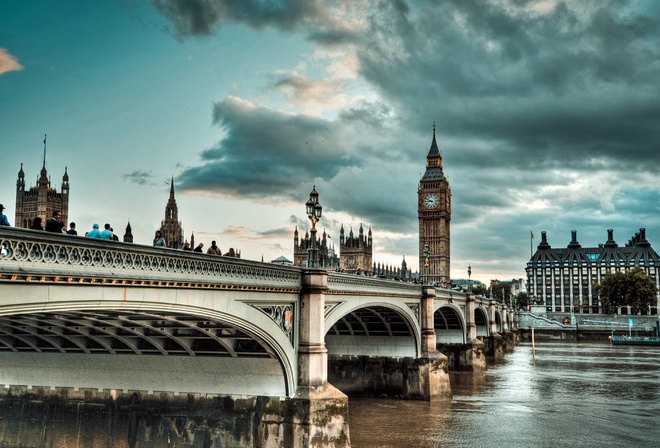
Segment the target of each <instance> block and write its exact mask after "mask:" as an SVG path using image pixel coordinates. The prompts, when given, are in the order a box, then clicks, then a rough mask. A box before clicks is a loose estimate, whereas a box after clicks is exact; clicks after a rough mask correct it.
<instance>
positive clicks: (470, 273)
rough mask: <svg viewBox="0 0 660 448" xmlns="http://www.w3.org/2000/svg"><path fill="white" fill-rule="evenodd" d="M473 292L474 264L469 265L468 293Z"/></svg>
mask: <svg viewBox="0 0 660 448" xmlns="http://www.w3.org/2000/svg"><path fill="white" fill-rule="evenodd" d="M470 293H472V266H470V265H468V294H470Z"/></svg>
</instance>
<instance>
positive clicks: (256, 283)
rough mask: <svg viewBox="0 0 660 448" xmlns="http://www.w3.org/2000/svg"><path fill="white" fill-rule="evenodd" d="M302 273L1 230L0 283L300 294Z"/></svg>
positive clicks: (104, 242)
mask: <svg viewBox="0 0 660 448" xmlns="http://www.w3.org/2000/svg"><path fill="white" fill-rule="evenodd" d="M301 273H302V270H301V269H300V268H295V267H288V266H279V265H273V264H270V263H260V262H256V261H249V260H241V259H237V258H229V257H220V256H217V255H207V254H200V253H196V252H189V251H182V250H176V249H167V248H156V247H151V246H144V245H139V244H131V243H123V242H118V241H107V240H99V239H94V238H85V237H80V236H71V235H65V234H62V235H60V234H56V233H46V232H40V231H35V230H28V229H19V228H10V227H0V281H27V282H31V281H32V282H36V281H40V282H68V283H71V282H77V283H95V282H98V283H104V284H106V283H110V284H117V283H119V284H123V285H145V284H153V283H154V282H156V284H158V285H165V286H191V285H197V286H200V285H201V286H202V287H204V286H206V287H218V286H221V287H227V288H234V287H238V288H240V289H265V290H271V289H272V290H285V291H298V290H299V289H300V285H301Z"/></svg>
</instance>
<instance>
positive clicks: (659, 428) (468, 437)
mask: <svg viewBox="0 0 660 448" xmlns="http://www.w3.org/2000/svg"><path fill="white" fill-rule="evenodd" d="M450 376H451V378H450V379H451V386H452V394H453V400H451V402H449V401H445V402H431V403H429V402H418V401H403V400H394V399H392V400H389V399H353V398H351V399H350V400H349V423H350V434H351V445H352V447H353V448H375V447H379V448H385V447H397V448H402V447H406V448H407V447H411V448H413V447H414V448H427V447H434V448H435V447H472V448H474V447H477V448H480V447H483V448H491V447H492V448H495V447H497V448H502V447H507V448H508V447H565V446H573V447H598V448H605V447H617V448H620V447H649V448H651V447H653V448H657V447H660V347H634V346H617V347H613V346H611V345H609V344H596V343H593V344H586V343H580V344H572V343H562V344H559V343H557V344H553V343H546V344H537V345H536V358H535V360H534V358H533V356H532V347H531V344H528V343H524V344H521V345H519V346H517V347H516V348H515V351H514V352H513V353H509V354H507V355H506V356H505V359H504V361H503V362H502V363H499V364H496V365H489V366H488V370H487V371H486V372H483V373H479V374H472V373H451V374H450Z"/></svg>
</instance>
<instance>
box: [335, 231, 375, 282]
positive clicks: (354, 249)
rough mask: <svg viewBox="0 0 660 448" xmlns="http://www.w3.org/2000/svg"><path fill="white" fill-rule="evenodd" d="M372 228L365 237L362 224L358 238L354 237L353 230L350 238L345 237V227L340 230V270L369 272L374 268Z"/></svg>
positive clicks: (349, 235)
mask: <svg viewBox="0 0 660 448" xmlns="http://www.w3.org/2000/svg"><path fill="white" fill-rule="evenodd" d="M372 243H373V241H372V235H371V228H370V229H369V234H368V236H365V234H364V229H363V228H362V224H360V231H359V234H358V236H357V237H356V236H354V235H353V229H351V231H350V233H349V234H348V236H345V235H344V225H343V224H342V226H341V229H340V230H339V258H340V268H341V269H342V270H343V271H344V272H348V273H351V274H352V273H355V272H358V271H360V272H368V271H370V270H371V267H372V258H373V245H372Z"/></svg>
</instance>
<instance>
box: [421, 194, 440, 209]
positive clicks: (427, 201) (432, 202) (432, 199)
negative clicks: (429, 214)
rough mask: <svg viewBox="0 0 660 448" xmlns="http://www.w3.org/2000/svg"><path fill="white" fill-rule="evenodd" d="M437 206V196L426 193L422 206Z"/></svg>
mask: <svg viewBox="0 0 660 448" xmlns="http://www.w3.org/2000/svg"><path fill="white" fill-rule="evenodd" d="M437 206H438V196H436V195H435V194H433V193H431V194H427V195H426V197H425V198H424V207H426V208H436V207H437Z"/></svg>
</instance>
